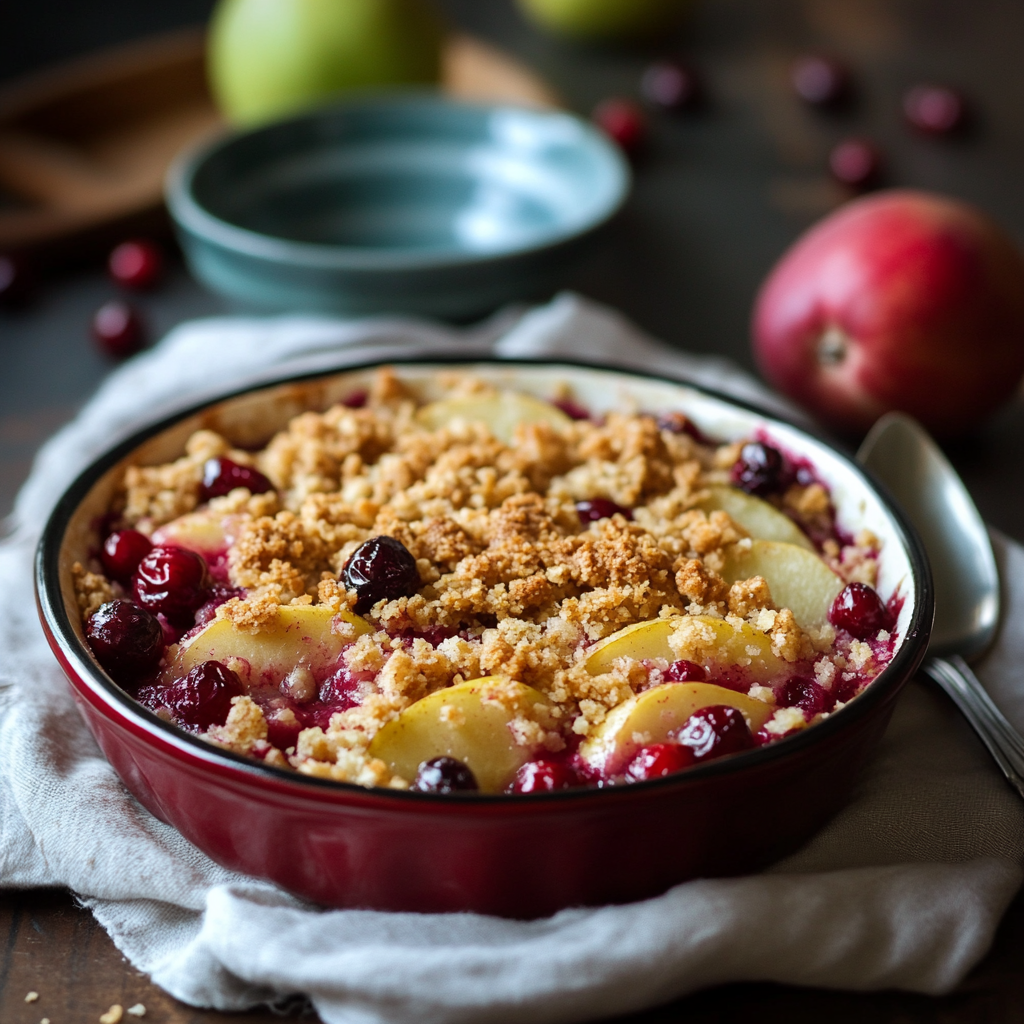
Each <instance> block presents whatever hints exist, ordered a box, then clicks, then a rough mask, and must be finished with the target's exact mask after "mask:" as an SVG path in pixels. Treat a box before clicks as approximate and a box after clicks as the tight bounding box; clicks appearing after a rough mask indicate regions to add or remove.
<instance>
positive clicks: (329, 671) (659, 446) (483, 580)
mask: <svg viewBox="0 0 1024 1024" xmlns="http://www.w3.org/2000/svg"><path fill="white" fill-rule="evenodd" d="M444 376H445V379H444V380H443V385H444V388H445V393H446V395H447V397H446V398H445V399H443V400H441V401H426V400H425V399H424V398H423V397H421V396H420V395H419V394H418V393H417V391H416V389H415V387H413V386H411V385H408V384H405V383H403V382H402V381H401V380H400V379H399V378H398V377H397V376H396V375H395V374H394V373H393V372H390V371H388V370H383V371H380V372H379V373H378V375H377V377H376V379H375V382H374V385H373V387H372V388H371V389H370V390H369V392H358V393H353V394H351V395H349V396H348V398H347V399H346V401H345V402H344V403H342V404H339V405H337V406H335V407H333V408H331V409H328V410H327V411H325V412H307V413H303V414H301V415H299V416H297V417H295V418H294V419H293V420H292V421H291V422H290V423H289V424H288V426H287V427H286V428H285V429H284V430H282V431H281V432H279V433H278V434H277V435H275V436H274V437H273V438H272V439H271V440H270V442H269V443H268V444H267V445H266V446H265V447H264V448H263V449H261V450H260V451H255V452H254V451H243V450H236V449H234V448H232V446H231V444H230V443H229V441H228V440H227V439H225V438H224V437H221V436H220V435H218V434H215V433H213V432H211V431H205V430H204V431H198V432H197V433H195V434H194V435H193V436H192V437H191V439H190V440H189V442H188V444H187V446H186V451H185V453H184V454H183V455H182V457H181V458H179V459H178V460H176V461H175V462H172V463H169V464H166V465H161V466H136V467H131V468H129V469H128V470H127V472H126V473H125V476H124V480H123V482H122V485H121V487H120V488H119V490H118V493H117V496H116V498H115V500H114V503H113V505H112V507H111V508H110V510H109V514H108V516H107V517H106V518H105V520H104V526H103V529H102V531H101V535H100V536H98V538H97V545H98V546H97V550H96V556H95V558H94V559H93V560H92V561H91V563H90V564H89V565H76V567H75V580H76V587H77V593H78V599H79V605H80V608H81V611H82V615H83V620H84V622H85V628H86V635H87V638H88V639H89V643H90V645H91V647H92V649H93V652H94V653H95V655H96V657H97V659H98V660H99V662H100V664H101V665H103V667H104V668H105V669H106V670H107V672H108V673H109V674H110V675H111V677H112V678H113V679H114V680H115V681H116V682H117V683H118V684H119V685H120V686H122V687H123V688H124V689H125V690H126V691H128V692H129V693H130V694H132V695H133V696H134V697H135V698H136V699H137V700H138V701H140V702H141V703H142V704H143V705H145V706H146V707H148V708H149V709H150V710H152V711H153V712H154V713H156V714H157V715H159V716H161V717H163V718H165V719H166V720H168V721H171V722H173V723H175V724H177V725H178V726H180V727H181V728H183V729H186V730H189V731H191V732H193V733H195V734H198V735H199V736H201V737H203V738H204V739H205V740H207V741H208V742H210V743H213V744H216V745H219V746H221V747H224V748H226V749H229V750H232V751H235V752H236V753H239V754H243V755H246V756H250V757H254V758H257V759H259V760H262V761H264V762H266V763H268V764H271V765H275V766H278V767H282V768H290V769H293V770H295V771H298V772H302V773H305V774H308V775H313V776H318V777H323V778H330V779H335V780H338V781H343V782H352V783H357V784H360V785H365V786H386V787H392V788H399V789H407V788H412V789H415V790H419V791H424V792H433V793H459V792H474V791H482V792H486V793H501V792H510V793H535V792H546V791H550V790H553V789H562V788H572V787H578V786H610V785H624V784H631V783H635V782H641V781H644V780H647V779H651V778H658V777H661V776H664V775H667V774H670V773H673V772H677V771H685V770H686V769H687V768H689V767H691V766H693V765H697V764H701V763H703V762H705V761H708V760H712V759H715V758H720V757H726V756H729V755H732V754H735V753H739V752H742V751H744V750H749V749H752V748H754V747H757V746H760V745H763V744H767V743H774V742H778V741H779V740H781V739H783V738H785V737H786V736H788V735H790V734H792V733H794V732H796V731H799V730H802V729H805V728H807V727H811V726H813V725H814V724H815V723H816V722H818V721H820V720H821V719H822V718H824V717H827V716H828V715H830V714H833V713H834V712H835V711H836V710H837V709H839V708H841V707H842V706H843V705H844V704H845V703H847V702H849V701H850V700H852V699H854V698H855V697H856V696H857V694H858V693H859V692H860V691H861V690H862V689H863V688H864V687H865V686H866V685H868V684H869V683H870V681H871V680H872V679H873V678H874V677H875V676H876V675H877V674H878V672H879V671H880V670H881V669H882V668H883V667H884V666H885V664H887V662H888V661H889V660H890V658H891V657H892V654H893V651H894V647H895V643H896V636H895V632H894V623H895V619H896V616H895V608H893V607H890V606H889V605H887V604H886V602H885V601H883V599H882V598H881V597H880V596H879V595H878V593H877V592H876V591H875V590H874V584H875V583H876V579H877V572H878V565H879V558H880V557H883V554H882V553H881V552H880V551H879V547H880V543H879V541H878V540H877V539H876V538H875V537H874V536H873V535H871V534H870V533H868V532H867V531H862V532H861V533H859V534H857V535H856V536H846V535H845V534H843V533H842V531H840V530H839V529H838V528H837V525H836V520H835V512H834V509H833V506H832V502H831V499H830V495H829V492H828V489H827V487H826V486H825V485H824V484H823V483H822V482H821V481H820V480H819V479H818V478H817V476H816V474H815V471H814V467H813V466H811V465H809V464H808V463H807V462H806V460H802V459H799V458H795V457H793V456H791V455H789V454H787V453H786V452H784V451H781V450H780V449H779V448H778V447H777V446H776V445H774V444H773V443H772V440H771V438H770V437H767V436H754V437H749V438H746V439H742V440H740V441H730V442H728V443H717V442H715V441H713V440H711V439H709V438H707V437H705V436H704V435H703V434H702V433H701V432H700V431H699V430H698V429H696V427H695V426H694V424H693V423H691V422H690V420H688V419H687V417H686V416H685V414H684V413H681V412H679V411H678V410H651V411H636V410H627V409H623V410H622V411H617V412H610V413H608V414H607V415H605V416H603V417H602V418H600V419H591V418H589V416H588V414H587V410H586V409H585V408H582V407H581V405H580V404H579V402H578V401H576V400H575V398H574V396H573V395H572V393H571V391H569V390H568V389H566V391H565V393H564V394H559V395H553V396H551V400H550V401H547V400H544V399H541V398H537V397H535V396H531V395H526V394H521V393H518V392H514V391H501V390H497V389H495V388H494V387H493V386H491V385H489V384H487V383H486V382H484V381H482V380H480V379H478V378H475V377H473V376H471V375H467V374H464V373H458V374H455V373H452V374H447V375H444Z"/></svg>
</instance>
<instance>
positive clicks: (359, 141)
mask: <svg viewBox="0 0 1024 1024" xmlns="http://www.w3.org/2000/svg"><path fill="white" fill-rule="evenodd" d="M629 184H630V174H629V169H628V166H627V165H626V163H625V161H624V160H623V158H622V156H621V155H620V153H619V151H618V149H617V148H616V147H615V146H614V145H613V144H612V143H610V142H609V141H608V140H607V139H605V137H604V136H603V135H602V134H601V133H600V132H598V131H597V130H595V129H594V128H592V127H591V126H590V125H588V124H587V123H586V122H584V121H581V120H580V119H578V118H576V117H573V116H571V115H569V114H564V113H558V112H550V111H539V110H527V109H521V108H516V107H505V106H476V105H469V104H463V103H456V102H453V101H450V100H445V99H441V98H439V97H434V96H430V95H412V96H410V95H408V94H406V95H404V96H376V97H369V98H362V99H358V100H353V101H351V102H347V103H345V104H343V105H340V106H332V107H329V108H324V109H320V110H317V111H315V112H313V113H310V114H305V115H303V116H301V117H297V118H295V119H292V120H288V121H282V122H279V123H277V124H273V125H270V126H267V127H263V128H259V129H256V130H255V131H249V132H243V133H239V134H234V135H229V136H227V137H224V138H221V139H218V140H216V141H214V142H212V143H210V144H207V145H206V146H204V147H202V148H200V149H198V150H195V151H192V152H190V153H187V154H185V155H184V156H183V157H181V158H180V159H179V160H178V161H177V162H176V163H175V164H174V166H173V167H172V168H171V170H170V172H169V174H168V178H167V186H166V195H167V205H168V207H169V209H170V212H171V215H172V217H173V218H174V221H175V224H176V226H177V231H178V236H179V239H180V241H181V245H182V248H183V249H184V252H185V256H186V259H187V260H188V263H189V265H190V267H191V269H192V271H193V273H194V274H195V275H196V276H197V277H198V278H199V279H200V280H201V281H203V282H204V283H205V284H206V285H207V286H208V287H210V288H211V289H213V290H214V291H216V292H219V293H221V294H222V295H224V296H226V297H228V298H230V299H232V300H235V301H238V302H241V303H242V304H244V305H247V306H255V307H258V308H262V309H266V310H307V311H309V310H314V311H324V312H333V313H344V314H367V313H383V312H388V313H395V312H397V313H419V314H426V315H432V316H439V317H447V318H455V319H460V318H467V317H471V316H474V315H479V314H482V313H486V312H488V311H489V310H492V309H494V308H496V307H497V306H499V305H501V304H502V303H504V302H508V301H510V300H513V299H530V298H539V297H542V296H543V295H544V294H547V293H550V292H551V291H553V290H554V289H555V288H557V287H558V286H559V285H560V284H561V283H563V281H564V278H565V275H566V273H567V272H568V270H570V269H571V267H572V265H573V263H574V262H575V261H576V259H577V258H578V257H579V256H580V255H582V254H583V252H584V251H585V250H586V248H587V246H588V245H589V244H590V243H591V242H592V241H593V239H594V236H595V233H596V232H597V229H598V228H600V227H601V226H602V225H603V224H605V223H606V222H607V221H608V220H609V218H610V217H611V216H612V215H613V214H614V213H615V212H616V211H617V210H618V209H619V207H620V206H621V205H622V203H623V201H624V200H625V198H626V195H627V193H628V191H629Z"/></svg>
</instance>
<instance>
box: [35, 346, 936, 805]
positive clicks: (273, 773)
mask: <svg viewBox="0 0 1024 1024" xmlns="http://www.w3.org/2000/svg"><path fill="white" fill-rule="evenodd" d="M422 365H432V366H440V365H458V366H464V367H465V368H466V369H467V371H470V372H471V371H472V368H473V366H474V365H475V366H480V365H506V366H524V367H531V366H533V367H544V368H558V367H565V368H566V369H573V368H577V369H587V370H597V371H599V372H607V373H613V374H616V375H621V376H628V377H634V378H637V379H638V380H649V381H658V382H662V383H666V384H676V385H681V386H684V387H688V388H692V389H693V390H694V391H699V392H701V393H702V394H704V395H707V396H708V397H710V398H713V399H717V400H719V401H721V402H724V403H726V404H727V405H732V406H736V407H738V408H741V409H745V410H747V411H749V412H752V413H755V414H756V415H758V416H760V417H762V418H763V419H765V420H766V422H768V423H771V422H773V421H774V422H777V423H781V424H784V425H786V426H789V427H791V428H793V429H795V430H798V431H800V432H801V433H802V434H804V435H806V436H807V437H810V438H811V439H813V440H815V441H817V442H818V443H820V444H823V445H824V446H826V447H827V448H829V449H830V451H831V452H832V453H833V454H834V455H835V456H836V457H837V458H839V459H840V461H842V462H844V463H845V464H846V466H847V467H848V468H849V469H852V470H853V471H854V473H855V474H856V475H858V476H859V477H860V478H861V479H862V480H863V481H864V483H865V484H866V485H867V486H868V488H869V489H871V490H873V491H875V492H876V494H877V495H878V496H879V498H880V499H881V501H882V504H883V505H884V506H885V508H886V510H887V511H888V512H889V514H890V515H891V516H892V518H893V520H894V523H895V526H896V534H897V536H898V538H899V540H900V542H901V543H902V545H903V546H904V548H905V549H906V551H907V555H908V560H909V562H910V565H911V568H912V570H913V574H914V612H913V615H912V618H911V621H910V623H909V625H908V628H907V631H906V634H905V636H904V637H903V639H902V642H901V643H900V646H899V649H898V650H897V651H896V653H895V655H894V656H893V658H892V660H891V661H890V662H889V663H888V664H887V665H886V666H885V667H884V668H883V669H882V671H881V672H879V674H878V675H877V676H875V678H874V679H873V680H872V681H871V682H870V683H869V684H868V686H867V687H865V689H864V690H863V691H862V692H861V693H860V694H859V695H858V696H857V697H856V699H854V700H852V701H850V702H849V703H848V704H846V705H845V706H844V707H843V708H841V709H840V710H839V711H837V712H834V713H833V714H831V715H830V716H829V717H828V718H826V719H825V720H824V721H822V722H818V723H816V724H815V725H814V726H813V727H811V728H808V729H802V730H801V731H800V732H798V733H796V734H795V735H793V736H788V737H786V738H784V739H781V740H777V741H775V742H774V743H770V744H768V745H767V746H763V747H757V748H755V749H753V750H748V751H744V752H742V753H738V754H732V755H730V756H728V757H724V758H721V759H716V760H713V761H709V762H706V763H705V764H698V765H695V766H693V767H691V768H687V769H686V770H685V771H682V772H678V773H674V774H671V775H667V776H664V777H662V778H660V779H648V780H646V781H643V782H633V783H629V784H628V785H627V784H623V785H617V786H607V787H596V786H581V787H576V788H572V789H564V790H555V791H552V792H548V793H529V794H512V793H460V794H447V795H438V794H433V793H415V792H411V791H406V790H394V789H387V788H386V787H372V788H370V787H365V786H360V785H357V784H355V783H350V782H340V781H335V780H333V779H321V778H316V777H313V776H309V775H303V774H301V773H299V772H297V771H294V770H290V769H287V768H277V767H274V766H272V765H267V764H264V763H262V762H259V761H255V760H253V759H252V758H250V757H246V756H244V755H242V754H236V753H233V752H232V751H228V750H223V749H221V748H218V747H214V746H213V745H212V744H210V743H207V742H206V741H204V740H201V739H200V738H199V737H198V736H195V735H193V734H192V733H189V732H187V731H186V730H184V729H182V728H180V727H179V726H177V725H174V724H173V723H170V722H166V721H164V720H163V719H162V718H159V717H158V716H157V715H155V714H154V713H153V712H151V711H149V710H148V709H146V708H145V707H143V706H142V705H141V704H139V703H138V702H137V701H136V700H135V699H134V698H133V697H131V696H130V695H129V694H128V693H127V692H126V691H124V690H122V689H121V687H119V686H118V685H117V684H116V683H115V682H114V681H113V680H112V679H111V678H110V677H109V676H108V675H107V674H106V673H105V672H104V671H103V669H102V668H100V666H99V663H98V662H96V661H95V660H94V659H93V656H92V653H91V652H90V651H89V650H88V648H87V647H86V645H85V644H84V643H83V642H82V641H81V640H79V638H78V635H77V634H76V633H75V630H74V626H73V625H72V622H71V619H70V617H69V615H68V612H67V608H66V607H65V605H64V598H63V594H62V592H61V583H60V575H59V561H60V552H61V546H62V544H63V540H64V534H65V531H66V529H67V527H68V524H69V522H70V520H71V518H72V516H73V515H74V513H75V510H76V509H77V508H78V506H79V504H80V503H81V502H82V501H83V500H84V498H85V497H86V496H87V494H88V493H89V491H90V490H91V489H92V487H93V485H94V484H95V483H96V482H97V481H98V480H99V479H100V478H101V477H102V476H103V475H104V474H105V473H106V472H107V471H108V470H110V469H111V468H112V467H114V466H115V465H116V464H117V463H118V462H120V461H121V460H122V459H124V458H125V457H126V456H128V455H130V454H131V452H132V451H133V450H135V449H136V448H138V447H139V445H141V444H143V443H144V442H146V441H148V440H149V439H150V438H152V437H155V436H156V435H157V434H160V433H161V432H163V431H164V430H167V429H169V428H170V427H173V426H174V425H176V424H177V423H179V422H181V421H182V420H184V419H187V418H188V417H190V416H194V415H196V414H198V413H201V412H203V410H205V409H208V408H210V407H211V406H214V405H219V404H221V403H224V402H230V401H232V400H233V399H236V398H240V397H242V396H245V395H251V394H254V393H256V392H259V391H270V390H275V389H277V388H278V387H281V386H283V385H289V384H303V383H308V382H310V381H315V380H321V379H323V378H326V377H334V376H338V375H341V374H346V373H356V372H360V371H366V370H373V369H376V368H378V367H381V366H422ZM36 594H37V599H38V602H39V608H40V613H41V615H42V617H43V619H44V625H46V626H48V627H49V629H50V630H51V631H52V636H53V638H54V639H55V640H56V642H57V644H58V645H59V647H60V649H61V652H62V654H63V655H64V657H65V658H67V660H68V661H69V662H70V663H71V665H72V667H73V668H74V670H75V672H76V673H77V674H78V675H79V677H80V678H81V679H82V680H83V681H84V680H85V679H88V680H89V682H90V683H91V684H92V688H93V691H94V692H97V693H98V694H99V695H100V696H101V697H102V698H103V699H104V700H105V701H106V702H107V703H108V704H110V705H113V708H114V710H116V711H117V712H119V713H120V714H122V715H123V716H124V717H126V718H128V719H131V720H134V721H135V722H136V723H137V724H138V725H141V726H143V727H144V728H145V729H146V730H147V731H149V732H151V733H155V734H156V736H157V738H159V739H161V740H163V741H165V742H166V741H171V745H173V746H175V747H177V748H178V749H179V750H182V751H183V752H184V753H186V754H189V755H191V756H192V757H197V756H198V758H199V759H201V760H203V761H207V762H212V763H213V764H215V765H217V766H219V767H222V768H227V767H230V768H232V769H241V770H242V771H244V772H245V773H246V774H249V775H252V776H259V777H263V778H268V779H272V780H273V781H274V782H275V783H278V784H279V783H287V784H290V785H292V786H296V787H298V788H299V789H300V790H303V791H304V792H305V795H307V796H308V795H312V794H313V793H315V792H317V791H319V792H320V794H322V795H324V796H328V795H330V794H335V795H342V794H343V795H345V796H346V797H348V798H352V797H356V796H360V797H364V798H366V799H369V800H371V801H374V800H378V799H379V800H394V801H396V802H399V803H408V802H409V801H412V802H413V803H415V804H418V805H421V806H422V804H423V803H424V802H428V801H429V802H432V803H437V804H442V805H445V806H452V805H453V804H454V805H458V806H464V805H466V804H480V803H484V804H489V805H495V806H501V805H510V803H514V804H515V806H516V807H517V808H519V809H523V807H524V804H535V803H537V802H540V801H544V802H548V801H552V800H595V799H599V798H600V799H602V800H608V799H624V798H626V797H627V795H628V794H630V793H633V794H639V793H653V792H654V791H656V790H658V789H667V788H669V787H677V786H687V785H691V784H693V783H696V782H699V781H701V780H704V779H707V778H710V777H713V776H720V775H730V774H733V773H735V772H741V771H743V770H744V769H745V768H747V767H750V766H754V765H756V764H768V763H770V762H772V761H775V760H778V759H779V758H786V757H790V756H793V755H796V754H798V753H799V752H800V751H801V750H804V749H806V748H808V747H810V746H812V745H814V744H816V743H825V742H828V741H829V740H830V738H831V737H832V736H833V735H834V734H835V733H836V732H837V731H840V730H842V729H845V728H846V727H847V726H849V725H852V724H853V722H854V721H855V720H856V718H858V717H862V716H863V715H865V714H867V713H868V712H869V711H870V710H871V709H872V708H874V707H875V705H877V704H878V703H879V702H881V701H883V700H885V699H886V698H887V697H888V696H889V691H890V690H892V688H893V687H895V686H899V685H901V684H902V682H904V681H905V680H906V679H909V677H910V676H911V675H912V674H913V672H914V671H915V669H916V668H917V666H918V665H919V664H920V662H921V660H922V659H923V658H924V655H925V650H926V647H927V641H928V634H929V632H930V630H931V621H932V612H933V592H932V577H931V569H930V567H929V563H928V559H927V557H926V555H925V552H924V547H923V545H922V543H921V541H920V538H919V537H918V535H917V533H916V532H915V531H914V529H913V528H912V527H911V525H910V524H909V522H908V520H907V519H906V517H905V516H904V515H903V513H902V512H901V511H900V509H899V507H898V506H897V505H896V502H895V501H894V499H893V498H892V496H891V495H890V493H889V492H888V490H887V489H886V488H885V486H884V485H883V484H882V483H881V482H880V481H879V480H878V479H877V478H876V477H875V476H874V474H873V473H871V472H870V471H869V470H867V469H865V468H864V467H863V466H860V465H859V464H858V463H857V462H855V461H854V459H853V458H852V457H851V456H850V455H849V454H847V453H846V452H844V451H842V450H840V449H839V448H837V447H836V446H835V445H833V444H832V443H831V442H829V441H826V440H824V439H822V438H820V437H815V435H814V434H813V433H811V432H810V431H809V430H807V429H806V428H804V427H803V426H800V425H797V424H795V423H792V422H791V421H788V420H786V419H784V418H783V417H780V416H777V415H774V414H770V413H766V412H765V411H764V410H763V409H761V408H759V407H758V406H757V405H756V404H754V403H751V402H745V401H742V400H739V399H735V398H732V397H731V396H729V395H726V394H724V393H722V392H720V391H716V390H715V389H713V388H708V387H705V386H703V385H701V384H697V383H694V382H693V381H690V380H687V379H686V378H685V377H682V376H680V377H673V376H670V375H666V374H654V373H645V372H643V371H638V370H635V369H632V370H631V369H625V368H620V367H617V366H612V365H608V364H599V363H590V362H586V361H585V360H575V359H562V358H558V359H555V358H552V359H540V358H534V359H505V358H498V357H494V356H491V357H488V356H479V357H478V356H470V357H467V356H461V355H459V356H457V355H452V354H451V353H443V354H441V355H435V356H431V355H429V354H426V353H425V354H423V355H421V356H417V357H415V358H405V359H374V360H370V361H366V362H359V363H352V364H342V365H340V366H338V367H337V368H335V369H326V370H317V371H315V372H312V373H302V374H298V375H294V376H287V377H280V378H276V379H274V380H269V381H267V380H264V381H260V383H258V384H256V385H253V386H248V387H244V388H241V389H238V390H235V391H230V392H226V393H225V394H223V395H220V396H219V397H216V398H213V399H209V400H206V401H203V402H201V403H199V404H197V405H193V406H190V407H189V408H187V409H183V410H181V411H179V412H176V413H174V414H172V415H170V416H168V417H165V418H164V419H162V420H160V421H159V422H157V423H153V424H150V425H149V426H146V427H143V428H142V429H140V430H139V431H137V432H136V433H134V434H132V435H131V436H130V437H128V438H127V439H125V440H124V441H122V442H121V443H120V444H118V445H117V446H116V447H114V448H112V449H110V450H109V451H108V452H106V453H105V454H104V455H101V456H100V457H99V458H98V459H96V460H95V461H94V462H93V463H92V464H91V465H90V466H89V467H88V468H87V469H85V470H84V471H83V472H82V473H81V474H80V475H79V476H78V478H77V479H76V480H75V481H74V483H72V484H71V486H70V487H69V488H68V489H67V490H66V491H65V492H64V494H63V495H62V496H61V498H60V500H59V501H58V502H57V504H56V506H55V507H54V510H53V512H52V513H51V515H50V518H49V520H48V521H47V524H46V527H45V529H44V531H43V534H42V537H41V539H40V542H39V547H38V549H37V553H36Z"/></svg>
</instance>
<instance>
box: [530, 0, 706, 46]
mask: <svg viewBox="0 0 1024 1024" xmlns="http://www.w3.org/2000/svg"><path fill="white" fill-rule="evenodd" d="M519 6H520V7H522V8H523V10H524V11H525V12H526V14H527V15H529V17H531V18H532V19H533V20H534V21H536V22H537V24H539V25H540V26H541V27H542V28H546V29H550V30H551V31H552V32H557V33H558V34H560V35H566V36H575V37H576V38H579V39H610V40H614V39H635V38H639V37H644V36H651V35H653V34H654V33H655V32H659V31H662V30H664V29H667V28H671V27H673V26H674V25H675V24H677V23H678V22H679V21H681V20H682V18H683V16H684V15H685V14H686V12H687V11H688V10H689V8H690V7H691V6H692V0H519Z"/></svg>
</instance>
